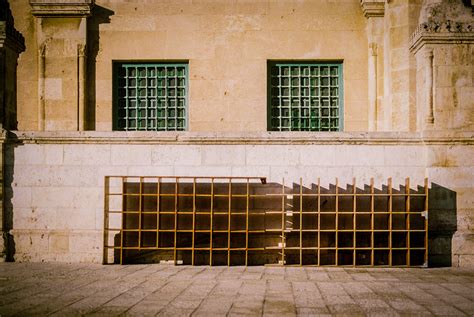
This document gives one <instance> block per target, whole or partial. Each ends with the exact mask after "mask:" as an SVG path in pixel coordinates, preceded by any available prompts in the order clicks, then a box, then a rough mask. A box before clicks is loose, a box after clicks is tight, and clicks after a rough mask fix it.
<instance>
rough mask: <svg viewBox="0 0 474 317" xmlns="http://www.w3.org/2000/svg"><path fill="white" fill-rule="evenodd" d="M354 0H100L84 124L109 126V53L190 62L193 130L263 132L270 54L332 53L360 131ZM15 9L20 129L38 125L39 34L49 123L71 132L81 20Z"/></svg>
mask: <svg viewBox="0 0 474 317" xmlns="http://www.w3.org/2000/svg"><path fill="white" fill-rule="evenodd" d="M359 2H360V1H359V0H351V1H337V2H326V1H227V0H225V1H192V2H191V1H145V0H136V1H117V0H113V1H112V0H110V1H108V0H97V1H96V5H95V8H94V9H93V11H92V15H91V17H90V18H89V20H88V34H87V36H88V40H87V41H88V51H87V53H88V56H87V58H88V61H89V65H88V76H89V80H88V90H87V91H88V118H89V119H88V120H89V122H88V128H89V129H94V128H95V129H97V130H101V131H108V130H111V129H112V93H113V92H112V61H114V60H133V61H135V60H136V61H139V60H155V61H167V60H183V61H189V74H190V75H189V76H190V77H189V79H190V84H189V92H190V96H189V121H190V122H189V130H191V131H265V130H266V128H267V122H266V120H267V116H266V107H267V83H266V78H267V61H268V60H321V61H323V60H337V61H343V71H344V104H345V113H344V118H345V124H344V126H345V130H347V131H353V130H358V131H361V130H366V129H367V125H368V123H367V35H366V19H365V18H364V16H363V13H362V10H361V8H360V4H359ZM12 8H13V11H14V13H15V15H16V16H19V17H20V16H21V17H22V19H20V20H22V21H20V22H19V23H18V28H19V29H20V30H21V32H22V33H23V34H24V35H25V39H26V44H27V51H26V52H25V53H24V54H22V56H21V59H20V63H19V66H18V77H19V89H18V92H19V96H18V104H19V115H20V120H19V121H20V125H19V129H20V130H36V129H37V127H38V124H37V112H38V109H37V107H38V106H37V94H36V87H37V86H38V84H37V82H35V80H34V79H35V77H36V67H37V55H38V43H37V42H38V39H37V36H36V33H38V32H42V33H44V34H43V35H41V39H42V41H43V40H44V41H49V42H46V53H45V54H46V66H45V68H46V71H45V76H46V87H45V88H46V95H45V98H46V99H45V100H46V130H76V128H77V127H76V126H77V124H75V123H74V119H75V115H76V112H77V106H76V103H77V89H76V87H75V86H74V82H75V81H76V80H77V72H76V69H75V67H77V66H76V60H75V59H74V58H73V57H74V56H75V54H76V45H75V43H76V42H77V41H78V40H79V37H80V36H79V35H78V34H79V32H78V30H79V29H80V27H82V26H80V25H79V24H78V23H80V21H81V20H80V19H67V18H57V17H54V18H43V22H42V23H41V25H38V21H36V20H35V18H34V17H33V16H32V14H31V9H30V5H29V3H28V0H17V1H13V4H12ZM76 24H77V25H76ZM41 28H43V29H41ZM48 59H49V60H50V62H48ZM71 85H72V86H71Z"/></svg>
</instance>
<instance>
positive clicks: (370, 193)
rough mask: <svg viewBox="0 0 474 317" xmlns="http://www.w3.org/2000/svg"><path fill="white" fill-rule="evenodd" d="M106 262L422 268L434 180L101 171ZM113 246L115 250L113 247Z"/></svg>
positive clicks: (426, 248)
mask: <svg viewBox="0 0 474 317" xmlns="http://www.w3.org/2000/svg"><path fill="white" fill-rule="evenodd" d="M104 197H105V202H104V206H105V210H104V211H105V212H104V257H103V261H104V263H120V264H122V263H137V262H162V261H167V262H169V261H171V262H172V263H174V264H189V265H316V266H323V265H331V266H426V264H427V259H428V252H427V250H428V180H427V179H425V182H424V185H423V186H421V187H420V186H418V187H417V189H416V190H415V189H411V187H410V180H409V178H407V179H406V180H405V184H404V186H400V188H399V189H398V190H396V189H394V188H393V185H392V179H391V178H389V179H388V181H387V184H386V185H383V186H382V187H381V188H376V187H375V186H374V180H373V179H371V181H370V184H366V185H364V186H363V188H359V187H357V186H356V180H355V179H353V181H352V184H349V185H346V188H345V189H343V188H341V187H340V184H339V181H338V179H337V178H336V179H335V183H334V184H332V185H329V186H328V187H327V188H325V187H322V186H321V184H320V180H319V179H317V180H316V183H313V184H312V185H311V186H310V187H304V186H303V182H302V180H301V179H300V182H299V184H292V186H291V187H288V186H285V183H284V181H283V182H282V183H281V184H278V183H269V184H267V183H266V179H265V177H197V176H196V177H189V176H187V177H175V176H156V177H148V176H147V177H142V176H107V177H105V195H104ZM109 251H113V252H109Z"/></svg>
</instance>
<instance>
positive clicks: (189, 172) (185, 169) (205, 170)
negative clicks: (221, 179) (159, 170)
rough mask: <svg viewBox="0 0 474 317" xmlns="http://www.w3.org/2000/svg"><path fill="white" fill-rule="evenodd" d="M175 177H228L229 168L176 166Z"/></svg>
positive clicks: (229, 173) (230, 170)
mask: <svg viewBox="0 0 474 317" xmlns="http://www.w3.org/2000/svg"><path fill="white" fill-rule="evenodd" d="M174 172H175V175H176V176H229V175H231V173H232V168H231V167H230V166H176V167H175V169H174Z"/></svg>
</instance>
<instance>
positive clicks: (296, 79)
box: [268, 62, 343, 131]
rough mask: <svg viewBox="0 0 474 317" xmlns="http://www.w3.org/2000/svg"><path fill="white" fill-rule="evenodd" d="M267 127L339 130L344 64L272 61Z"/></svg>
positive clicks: (341, 116) (298, 129)
mask: <svg viewBox="0 0 474 317" xmlns="http://www.w3.org/2000/svg"><path fill="white" fill-rule="evenodd" d="M268 69H269V85H268V89H269V93H268V94H269V98H268V101H269V105H268V130H270V131H340V130H342V128H343V91H342V90H343V85H342V64H341V63H312V62H305V63H293V62H282V63H280V62H272V63H269V67H268Z"/></svg>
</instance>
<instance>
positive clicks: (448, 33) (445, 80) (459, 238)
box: [410, 0, 474, 268]
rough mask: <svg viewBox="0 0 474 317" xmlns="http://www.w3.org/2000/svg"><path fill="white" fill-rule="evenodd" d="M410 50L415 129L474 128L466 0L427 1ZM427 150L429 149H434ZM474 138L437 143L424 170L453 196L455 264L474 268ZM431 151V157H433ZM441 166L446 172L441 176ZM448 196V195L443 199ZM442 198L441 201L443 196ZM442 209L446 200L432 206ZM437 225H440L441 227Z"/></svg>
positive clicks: (470, 20) (473, 65) (472, 46)
mask: <svg viewBox="0 0 474 317" xmlns="http://www.w3.org/2000/svg"><path fill="white" fill-rule="evenodd" d="M410 51H411V52H412V54H414V55H415V58H416V69H417V75H416V85H417V95H416V116H417V130H418V131H420V132H422V133H423V134H425V135H429V134H430V133H435V132H430V131H432V130H434V131H437V132H436V133H437V134H438V135H446V137H447V138H449V137H450V135H452V134H453V133H456V134H459V135H471V138H472V131H474V98H473V96H474V82H473V79H472V74H473V72H474V60H473V57H472V56H473V55H472V54H473V52H474V17H473V12H472V5H466V4H464V2H463V0H425V1H424V2H423V6H422V9H421V12H420V17H419V25H418V28H417V29H416V31H415V32H414V34H413V37H412V42H411V47H410ZM433 149H434V148H433V147H431V149H430V148H428V149H427V153H428V154H429V153H430V152H434V150H433ZM473 150H474V147H473V144H472V142H464V143H463V144H459V145H456V146H445V147H441V146H440V147H437V148H436V157H438V158H442V159H441V160H439V159H433V155H427V169H426V175H427V176H428V177H429V178H430V181H431V182H432V184H437V185H440V186H443V187H445V188H448V189H449V190H451V191H452V192H453V193H454V197H455V206H456V208H455V209H456V210H455V215H456V220H457V222H456V224H455V229H454V230H455V231H456V232H455V234H454V236H453V237H452V265H453V266H462V267H473V268H474V206H473V205H472V197H473V196H474V187H473V184H472V183H471V182H466V181H465V180H463V176H464V175H466V174H467V175H472V171H471V169H472V166H473V165H474V163H473V161H472V153H473ZM430 156H431V157H430ZM440 168H443V169H445V170H446V172H445V173H446V175H445V176H443V177H440ZM444 200H446V199H444ZM439 201H440V202H442V201H443V200H439ZM432 208H435V209H436V208H437V209H438V211H440V210H441V211H443V210H442V209H443V208H445V207H444V206H443V203H438V204H437V205H433V206H431V207H430V210H431V209H432ZM443 221H444V220H443ZM439 228H442V227H441V226H440V227H439Z"/></svg>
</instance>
